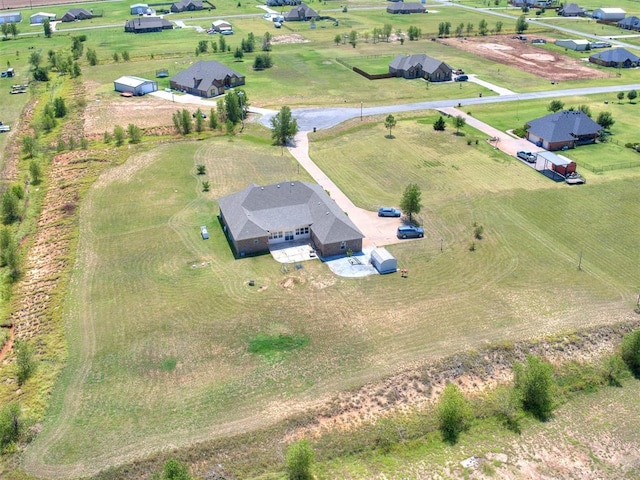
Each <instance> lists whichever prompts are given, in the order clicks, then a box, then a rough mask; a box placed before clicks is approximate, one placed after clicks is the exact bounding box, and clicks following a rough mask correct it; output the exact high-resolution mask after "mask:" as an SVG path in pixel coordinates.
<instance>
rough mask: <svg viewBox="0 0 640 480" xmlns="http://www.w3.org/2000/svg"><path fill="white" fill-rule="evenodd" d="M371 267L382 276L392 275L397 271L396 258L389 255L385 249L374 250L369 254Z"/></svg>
mask: <svg viewBox="0 0 640 480" xmlns="http://www.w3.org/2000/svg"><path fill="white" fill-rule="evenodd" d="M371 265H373V266H374V267H375V269H376V270H378V272H379V273H380V274H382V275H384V274H385V273H394V272H396V271H397V270H398V261H397V260H396V257H394V256H393V255H391V253H390V252H389V251H388V250H387V249H386V248H376V249H375V250H373V251H372V252H371Z"/></svg>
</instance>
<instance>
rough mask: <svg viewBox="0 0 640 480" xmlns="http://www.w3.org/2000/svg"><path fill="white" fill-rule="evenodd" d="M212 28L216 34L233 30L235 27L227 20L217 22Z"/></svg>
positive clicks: (213, 23) (212, 24)
mask: <svg viewBox="0 0 640 480" xmlns="http://www.w3.org/2000/svg"><path fill="white" fill-rule="evenodd" d="M211 28H212V29H213V31H214V32H218V33H220V32H223V31H225V30H233V27H232V26H231V24H230V23H229V22H227V21H226V20H215V21H214V22H212V23H211Z"/></svg>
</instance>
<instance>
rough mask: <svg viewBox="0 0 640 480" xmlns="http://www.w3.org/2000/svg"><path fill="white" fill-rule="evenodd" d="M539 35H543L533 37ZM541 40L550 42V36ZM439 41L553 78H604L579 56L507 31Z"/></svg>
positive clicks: (603, 74)
mask: <svg viewBox="0 0 640 480" xmlns="http://www.w3.org/2000/svg"><path fill="white" fill-rule="evenodd" d="M536 38H542V37H536ZM544 40H546V41H548V42H551V41H553V39H547V38H545V39H544ZM439 41H440V42H441V43H443V44H445V45H448V46H451V47H455V48H459V49H460V50H464V51H465V52H470V53H473V54H474V55H477V56H479V57H483V58H487V59H489V60H493V61H494V62H498V63H502V64H504V65H509V66H512V67H516V68H518V69H520V70H524V71H525V72H528V73H532V74H534V75H538V76H540V77H543V78H546V79H548V80H552V81H562V80H565V81H567V80H580V79H587V78H606V77H607V76H608V75H607V74H606V73H605V72H602V71H599V70H596V69H594V68H590V67H589V66H588V64H585V62H583V61H582V60H578V59H575V58H570V57H567V56H565V55H561V54H558V53H555V52H552V51H549V50H545V49H543V48H541V47H539V46H537V45H532V44H531V43H529V42H524V41H522V40H518V39H516V38H512V37H511V36H509V35H493V36H487V37H468V38H448V39H444V40H439Z"/></svg>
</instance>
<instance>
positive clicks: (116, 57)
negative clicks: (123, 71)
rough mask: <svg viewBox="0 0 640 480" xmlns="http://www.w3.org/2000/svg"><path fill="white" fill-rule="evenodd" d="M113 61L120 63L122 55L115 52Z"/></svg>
mask: <svg viewBox="0 0 640 480" xmlns="http://www.w3.org/2000/svg"><path fill="white" fill-rule="evenodd" d="M113 61H114V62H116V63H118V62H119V61H120V54H119V53H118V52H113Z"/></svg>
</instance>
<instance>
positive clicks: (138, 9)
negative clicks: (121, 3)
mask: <svg viewBox="0 0 640 480" xmlns="http://www.w3.org/2000/svg"><path fill="white" fill-rule="evenodd" d="M148 10H149V5H147V4H146V3H136V4H135V5H131V6H130V7H129V11H130V12H131V15H144V14H145V13H147V11H148Z"/></svg>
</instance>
